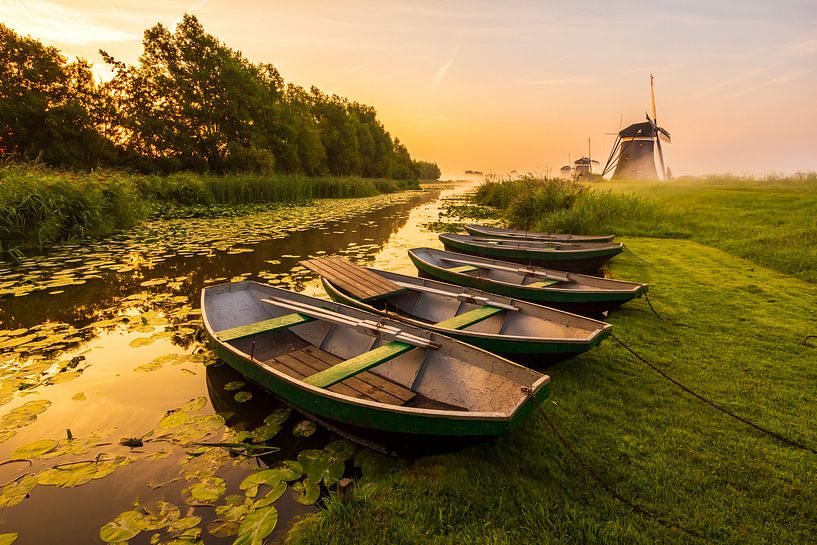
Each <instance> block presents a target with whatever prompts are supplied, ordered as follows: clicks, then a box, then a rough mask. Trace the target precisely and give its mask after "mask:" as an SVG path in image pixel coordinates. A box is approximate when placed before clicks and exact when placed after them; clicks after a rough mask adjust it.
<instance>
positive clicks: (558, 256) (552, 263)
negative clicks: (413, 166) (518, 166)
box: [440, 234, 624, 274]
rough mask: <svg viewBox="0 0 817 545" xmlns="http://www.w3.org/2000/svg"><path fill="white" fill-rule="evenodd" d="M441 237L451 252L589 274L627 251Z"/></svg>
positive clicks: (599, 245) (611, 246)
mask: <svg viewBox="0 0 817 545" xmlns="http://www.w3.org/2000/svg"><path fill="white" fill-rule="evenodd" d="M440 240H441V241H442V243H443V245H444V246H445V249H446V250H448V251H450V252H460V253H464V254H471V255H476V256H480V257H489V258H492V259H501V260H503V261H513V262H514V263H523V264H525V265H538V266H541V267H550V268H553V269H559V270H561V271H571V272H578V273H590V274H593V273H597V272H598V271H599V269H600V268H601V266H602V265H604V264H605V263H607V262H608V261H609V260H610V259H611V258H613V257H615V256H616V255H618V254H620V253H621V252H622V251H623V250H624V247H623V245H622V244H621V243H618V242H581V243H580V242H544V241H527V240H510V239H507V238H486V237H475V236H472V235H452V234H442V235H440Z"/></svg>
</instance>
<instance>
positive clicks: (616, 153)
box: [602, 74, 670, 180]
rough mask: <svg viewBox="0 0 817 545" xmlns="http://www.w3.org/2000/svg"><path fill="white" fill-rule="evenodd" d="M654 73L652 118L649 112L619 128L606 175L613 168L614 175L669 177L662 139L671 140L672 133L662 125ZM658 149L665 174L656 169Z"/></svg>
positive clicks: (651, 87) (648, 178)
mask: <svg viewBox="0 0 817 545" xmlns="http://www.w3.org/2000/svg"><path fill="white" fill-rule="evenodd" d="M653 79H654V78H653V75H652V74H650V95H651V97H652V118H651V117H650V114H646V117H647V121H644V122H641V123H634V124H632V125H630V126H629V127H625V128H623V129H621V130H620V131H619V132H618V136H617V138H616V143H615V144H614V145H613V149H612V151H610V155H609V157H608V158H607V164H606V165H605V166H604V171H603V172H602V176H604V175H605V174H607V173H608V172H611V171H612V172H613V176H612V177H613V178H627V179H631V180H657V179H666V168H665V167H664V151H663V150H662V149H661V141H662V140H663V141H664V142H667V143H670V134H669V132H667V130H666V129H664V128H663V127H660V126H659V125H658V115H657V114H656V111H655V85H654V84H653ZM656 148H657V149H658V162H659V166H660V168H661V170H660V172H661V175H660V176H659V175H658V172H657V171H656V169H655V150H656Z"/></svg>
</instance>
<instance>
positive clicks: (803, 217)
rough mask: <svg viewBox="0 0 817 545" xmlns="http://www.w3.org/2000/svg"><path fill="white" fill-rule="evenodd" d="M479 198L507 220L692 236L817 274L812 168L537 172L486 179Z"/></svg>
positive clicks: (809, 276) (562, 228)
mask: <svg viewBox="0 0 817 545" xmlns="http://www.w3.org/2000/svg"><path fill="white" fill-rule="evenodd" d="M475 198H476V200H477V202H479V203H481V204H486V205H491V206H497V207H499V208H500V209H501V210H502V212H503V216H504V219H505V220H506V222H507V223H508V224H509V225H510V226H511V227H517V228H523V229H534V230H540V231H556V232H569V233H577V234H590V233H601V232H604V233H607V232H609V233H615V234H617V235H631V236H647V237H664V238H691V239H693V240H696V241H699V242H702V243H705V244H708V245H710V246H714V247H717V248H721V249H723V250H726V251H728V252H730V253H733V254H735V255H738V256H741V257H746V258H749V259H752V260H753V261H755V262H757V263H760V264H763V265H766V266H769V267H772V268H774V269H776V270H778V271H781V272H785V273H789V274H793V275H796V276H798V277H800V278H803V279H806V280H809V281H812V282H814V281H817V245H815V244H814V242H817V224H815V222H814V219H813V213H812V211H813V210H815V209H817V174H810V175H806V176H801V177H795V178H767V179H763V180H754V179H745V178H735V177H726V176H724V177H709V178H704V179H686V180H679V181H673V182H670V183H646V182H603V183H601V184H598V185H593V186H590V187H589V188H586V187H583V186H580V185H578V184H574V183H569V182H549V181H544V180H537V179H523V180H513V181H495V182H489V183H487V184H484V185H483V186H481V187H480V188H479V191H478V192H477V194H476V197H475Z"/></svg>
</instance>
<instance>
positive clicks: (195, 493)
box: [182, 477, 227, 503]
mask: <svg viewBox="0 0 817 545" xmlns="http://www.w3.org/2000/svg"><path fill="white" fill-rule="evenodd" d="M226 490H227V482H226V481H225V480H224V479H222V478H221V477H205V478H204V479H202V480H201V481H200V482H198V483H196V484H194V485H193V486H191V487H189V488H186V489H185V490H183V491H182V496H184V497H185V502H186V503H213V502H215V501H216V500H218V499H219V498H220V497H221V496H222V495H223V494H224V492H226Z"/></svg>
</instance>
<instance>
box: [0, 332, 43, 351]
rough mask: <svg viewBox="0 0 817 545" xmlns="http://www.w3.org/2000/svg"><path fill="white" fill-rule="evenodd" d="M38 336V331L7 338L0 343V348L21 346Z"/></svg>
mask: <svg viewBox="0 0 817 545" xmlns="http://www.w3.org/2000/svg"><path fill="white" fill-rule="evenodd" d="M38 336H39V333H32V334H31V335H26V336H24V337H15V338H12V339H8V340H6V341H3V342H2V343H0V349H4V350H5V349H8V348H17V347H18V346H22V345H24V344H26V343H29V342H31V341H33V340H34V339H36V338H37V337H38Z"/></svg>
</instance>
